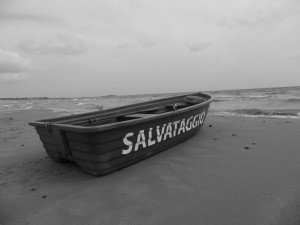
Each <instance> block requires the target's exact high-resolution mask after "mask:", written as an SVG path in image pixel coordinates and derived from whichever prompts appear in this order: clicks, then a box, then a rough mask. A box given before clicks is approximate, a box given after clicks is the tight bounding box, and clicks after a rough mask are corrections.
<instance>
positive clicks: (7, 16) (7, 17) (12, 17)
mask: <svg viewBox="0 0 300 225" xmlns="http://www.w3.org/2000/svg"><path fill="white" fill-rule="evenodd" d="M0 21H1V22H3V21H14V22H18V21H21V22H34V23H48V24H58V23H62V21H61V20H58V19H57V18H55V17H50V16H45V15H38V14H26V13H12V12H10V13H7V12H1V13H0Z"/></svg>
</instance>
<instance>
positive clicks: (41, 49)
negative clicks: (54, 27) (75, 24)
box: [18, 33, 87, 55]
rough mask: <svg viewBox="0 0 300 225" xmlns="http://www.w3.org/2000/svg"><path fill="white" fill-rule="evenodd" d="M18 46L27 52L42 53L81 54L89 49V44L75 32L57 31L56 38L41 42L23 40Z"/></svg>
mask: <svg viewBox="0 0 300 225" xmlns="http://www.w3.org/2000/svg"><path fill="white" fill-rule="evenodd" d="M18 48H19V49H20V50H22V51H23V52H26V53H34V54H41V55H47V54H50V55H80V54H82V53H84V52H85V51H87V44H86V43H85V42H84V41H83V40H82V39H80V38H78V37H77V36H75V35H73V34H66V33H57V34H56V36H55V39H54V40H48V41H45V42H42V43H39V44H36V43H35V42H34V41H33V40H23V41H21V42H20V43H19V45H18Z"/></svg>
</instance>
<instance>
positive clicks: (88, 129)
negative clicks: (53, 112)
mask: <svg viewBox="0 0 300 225" xmlns="http://www.w3.org/2000/svg"><path fill="white" fill-rule="evenodd" d="M195 94H200V95H202V96H205V97H209V99H207V100H206V101H205V102H202V103H199V104H195V105H191V106H188V107H186V108H181V109H177V110H175V111H170V112H165V113H162V114H157V115H155V116H153V117H144V118H143V117H141V118H136V119H133V120H127V121H122V122H118V123H109V124H104V125H98V126H92V127H86V126H82V125H70V124H60V123H55V122H56V121H55V122H53V123H51V127H53V128H58V129H60V130H63V131H72V132H78V133H79V132H80V133H94V132H101V131H106V130H110V129H114V128H123V127H125V126H128V125H135V124H139V123H143V122H149V121H152V120H153V121H155V120H158V119H162V118H167V117H172V116H175V115H178V114H181V113H185V112H188V111H192V110H194V109H197V108H201V107H203V106H205V105H208V104H210V103H211V102H212V101H213V100H214V97H212V96H211V95H208V94H206V93H203V92H196V93H195V92H194V93H189V94H185V95H180V96H175V97H170V98H163V99H158V100H154V101H149V102H141V103H136V104H131V105H126V106H121V107H117V108H111V109H107V110H106V111H105V112H104V113H103V114H105V113H109V112H117V111H118V110H122V109H125V110H126V109H127V108H128V110H130V107H132V110H134V107H135V106H136V107H139V106H143V104H145V106H147V105H146V104H150V105H151V104H155V103H160V102H161V103H163V102H164V100H172V99H174V100H176V99H181V98H184V97H186V96H189V95H195ZM101 112H103V111H95V112H89V113H83V114H79V115H75V116H73V117H72V116H64V117H58V118H55V119H57V120H63V119H64V118H65V119H67V118H73V119H75V118H77V117H79V118H80V116H84V115H86V116H88V115H90V116H93V115H97V114H98V113H100V114H101ZM135 112H136V111H132V113H135ZM126 115H129V114H121V113H120V115H118V116H126ZM51 120H53V118H51V119H43V120H37V121H33V122H29V125H31V126H37V127H45V124H46V123H47V122H48V121H51ZM58 122H59V121H58Z"/></svg>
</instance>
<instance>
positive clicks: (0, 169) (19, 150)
mask: <svg viewBox="0 0 300 225" xmlns="http://www.w3.org/2000/svg"><path fill="white" fill-rule="evenodd" d="M55 115H56V114H54V113H52V112H50V111H46V110H27V111H18V112H15V113H11V114H6V115H2V116H1V117H0V135H1V140H0V191H1V192H0V224H2V225H10V224H17V225H22V224H37V225H40V224H51V225H52V224H56V225H57V224H80V225H81V224H87V225H88V224H128V225H135V224H143V225H147V224H172V225H175V224H180V225H182V224H197V225H199V224H204V225H210V224H220V225H227V224H228V225H234V224H237V225H241V224H243V225H247V224H251V225H253V224H260V225H261V224H266V225H270V224H272V225H273V224H275V225H276V224H300V120H290V119H271V118H243V117H216V116H208V118H207V120H206V121H205V124H204V126H203V127H202V129H201V131H200V132H199V133H198V134H197V135H196V136H194V137H192V138H191V139H189V140H188V141H186V142H184V143H181V144H179V145H177V146H175V147H173V148H171V149H168V150H166V151H164V152H162V153H160V154H158V155H155V156H154V157H151V158H148V159H147V160H144V161H142V162H139V163H137V164H134V165H132V166H130V167H127V168H125V169H123V170H121V171H118V172H115V173H112V174H109V175H107V176H104V177H93V176H90V175H88V174H85V173H84V172H82V171H81V170H80V169H79V168H78V167H77V166H76V165H74V164H72V163H65V164H58V163H55V162H52V161H51V160H50V159H49V158H48V157H47V156H46V153H45V151H44V149H43V146H42V144H41V142H40V141H39V138H38V136H37V134H36V133H35V130H34V129H33V127H30V126H28V125H27V123H28V121H30V120H35V119H40V118H48V117H53V116H55Z"/></svg>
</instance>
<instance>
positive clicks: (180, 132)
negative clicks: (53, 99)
mask: <svg viewBox="0 0 300 225" xmlns="http://www.w3.org/2000/svg"><path fill="white" fill-rule="evenodd" d="M212 101H213V97H212V96H210V95H208V94H205V93H202V92H197V93H189V94H185V95H179V96H173V97H168V98H162V99H156V100H151V101H147V102H142V103H136V104H131V105H127V106H122V107H116V108H111V109H104V110H99V111H94V112H88V113H82V114H77V115H68V116H63V117H56V118H50V119H43V120H37V121H32V122H29V125H31V126H34V127H35V129H36V132H37V134H38V135H39V137H40V140H41V142H42V144H43V146H44V148H45V150H46V152H47V154H48V156H49V157H50V158H51V159H52V160H53V161H55V162H64V161H72V162H75V163H76V164H77V165H78V166H79V167H81V169H82V170H83V171H85V172H87V173H89V174H92V175H95V176H103V175H106V174H108V173H111V172H114V171H116V170H120V169H122V168H124V167H126V166H129V165H131V164H133V163H136V162H138V161H140V160H143V159H145V158H147V157H150V156H152V155H154V154H156V153H159V152H161V151H163V150H165V149H168V148H170V147H172V146H174V145H177V144H179V143H181V142H183V141H185V140H187V139H188V138H190V137H192V136H193V135H195V134H196V133H197V132H198V131H199V130H200V128H201V127H202V125H203V123H204V121H205V118H206V116H207V113H208V109H209V106H210V103H211V102H212Z"/></svg>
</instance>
